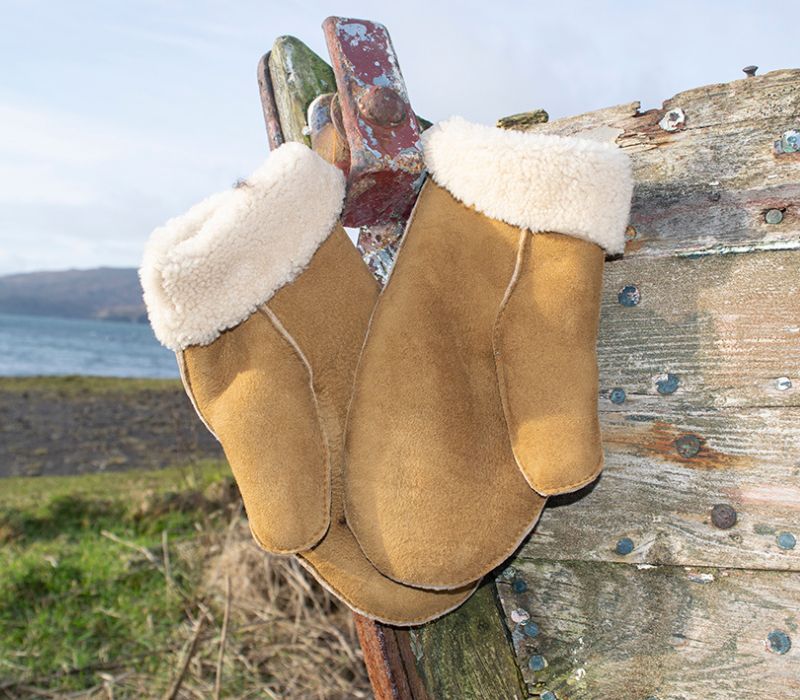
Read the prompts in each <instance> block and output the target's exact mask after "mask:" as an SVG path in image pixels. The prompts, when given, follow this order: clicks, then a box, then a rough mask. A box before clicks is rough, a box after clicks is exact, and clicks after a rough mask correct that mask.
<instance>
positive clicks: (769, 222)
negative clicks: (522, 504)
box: [498, 70, 800, 700]
mask: <svg viewBox="0 0 800 700" xmlns="http://www.w3.org/2000/svg"><path fill="white" fill-rule="evenodd" d="M638 107H639V105H638V103H631V104H628V105H622V106H619V107H612V108H609V109H605V110H600V111H598V112H592V113H589V114H584V115H580V116H577V117H571V118H567V119H561V120H557V121H554V122H550V123H546V124H533V125H531V126H530V127H529V128H528V130H532V131H536V132H540V133H558V134H575V133H578V132H583V133H584V134H586V133H589V134H590V135H593V136H594V137H596V138H602V139H606V140H613V141H615V142H616V143H618V144H619V145H620V146H622V147H623V148H624V149H625V150H626V151H627V152H628V153H629V154H630V156H631V158H632V161H633V166H634V173H635V178H636V189H635V194H634V203H633V213H632V220H631V223H632V226H631V227H630V228H629V231H628V242H627V246H626V251H625V256H624V258H617V259H613V260H610V261H608V262H607V264H606V271H605V281H604V295H603V306H602V314H601V331H600V338H599V343H598V358H599V364H600V395H599V397H598V400H599V407H600V417H601V426H602V429H603V437H604V445H605V454H606V469H605V472H604V474H603V475H602V477H601V478H600V479H599V480H598V481H597V482H595V483H594V484H592V485H591V486H590V487H587V488H585V489H582V490H581V491H579V492H577V493H575V494H569V495H566V496H561V497H558V498H553V499H551V501H550V503H549V504H548V507H547V508H546V509H545V512H544V514H543V516H542V519H541V521H540V522H539V524H538V525H537V528H536V530H535V531H534V534H533V536H532V537H531V538H530V539H529V541H528V542H527V543H526V544H525V545H524V546H523V547H522V548H521V550H520V551H519V552H518V553H517V555H516V557H515V558H513V559H512V560H510V561H509V562H508V564H507V568H506V570H505V574H504V575H502V576H500V577H499V579H498V589H499V592H500V597H501V600H502V602H503V606H504V608H505V611H506V624H507V626H508V628H509V629H510V630H511V632H512V635H513V638H514V640H515V646H516V649H517V654H518V664H519V666H520V668H521V670H522V672H523V674H524V676H525V679H526V681H527V683H528V687H529V690H530V692H531V693H532V694H533V697H547V698H548V700H552V698H556V699H557V700H598V699H605V698H615V699H617V698H618V699H619V700H731V699H732V698H737V699H738V698H745V697H764V698H770V700H795V699H796V698H798V697H800V671H798V659H799V658H800V649H799V647H800V551H798V547H797V544H796V543H797V540H798V539H800V213H798V206H799V205H800V201H799V199H798V196H799V195H800V159H798V154H797V153H785V152H780V151H781V149H780V148H779V149H776V147H775V142H776V141H779V142H780V140H781V138H782V137H783V136H784V135H785V134H786V133H787V132H789V131H790V130H792V129H797V128H798V126H800V124H799V122H800V71H799V70H782V71H775V72H773V73H768V74H765V75H763V76H759V77H755V78H749V79H745V80H737V81H734V82H732V83H727V84H722V85H711V86H706V87H702V88H697V89H693V90H688V91H686V92H683V93H680V94H679V95H676V96H675V97H674V98H672V99H670V100H667V101H666V102H665V103H664V106H663V108H661V109H655V110H650V111H648V112H644V113H639V112H638ZM784 140H785V139H784ZM562 293H563V292H562ZM512 614H513V615H514V617H515V618H516V619H517V620H521V619H522V620H526V625H527V627H526V625H523V624H521V623H519V622H515V621H514V620H512V619H511V616H512ZM528 616H529V618H530V619H529V620H528V619H527V617H528ZM526 629H527V633H526ZM547 691H549V692H551V693H552V695H547V694H546V693H547Z"/></svg>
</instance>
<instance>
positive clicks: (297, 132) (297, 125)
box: [268, 36, 336, 146]
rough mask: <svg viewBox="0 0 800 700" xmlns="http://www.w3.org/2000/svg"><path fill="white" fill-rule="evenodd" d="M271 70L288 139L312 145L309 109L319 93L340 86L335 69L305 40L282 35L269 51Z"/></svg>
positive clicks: (279, 112) (330, 90)
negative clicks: (308, 131)
mask: <svg viewBox="0 0 800 700" xmlns="http://www.w3.org/2000/svg"><path fill="white" fill-rule="evenodd" d="M268 64H269V74H270V77H271V79H272V88H273V93H274V95H275V104H276V106H277V108H278V115H279V117H280V122H281V131H282V132H283V139H284V140H285V141H300V142H302V143H305V144H307V145H308V146H310V145H311V140H310V139H309V137H308V134H307V133H306V132H305V129H306V126H307V123H306V118H307V115H306V111H307V110H308V106H309V105H310V104H311V102H312V101H313V100H314V99H315V98H316V97H317V96H319V95H322V94H324V93H326V92H334V91H335V90H336V81H335V80H334V77H333V70H332V69H331V67H330V66H329V65H328V64H327V63H326V62H325V61H323V60H322V59H321V58H320V57H319V56H317V54H315V53H314V52H313V51H312V50H311V49H309V48H308V46H306V45H305V44H304V43H303V42H302V41H300V40H299V39H296V38H295V37H293V36H281V37H278V38H277V39H276V40H275V43H274V44H273V45H272V51H270V53H269V59H268Z"/></svg>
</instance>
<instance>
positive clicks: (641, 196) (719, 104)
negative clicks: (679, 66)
mask: <svg viewBox="0 0 800 700" xmlns="http://www.w3.org/2000/svg"><path fill="white" fill-rule="evenodd" d="M670 115H675V116H676V117H677V118H676V119H673V120H672V123H674V124H676V126H675V130H668V129H672V128H673V126H671V124H670ZM665 119H666V121H665ZM665 127H666V128H665ZM799 127H800V70H780V71H773V72H772V73H766V74H765V75H763V76H758V77H755V78H746V79H743V80H736V81H733V82H730V83H724V84H720V85H707V86H704V87H701V88H695V89H693V90H687V91H685V92H682V93H679V94H678V95H675V97H673V98H671V99H669V100H666V101H665V102H664V105H663V107H662V108H661V109H653V110H649V111H647V112H640V111H639V103H638V102H632V103H629V104H626V105H619V106H617V107H611V108H607V109H603V110H598V111H596V112H590V113H588V114H582V115H579V116H576V117H568V118H565V119H558V120H555V121H552V122H549V123H545V124H535V123H534V124H531V125H530V127H529V129H528V130H531V131H536V132H539V133H556V134H563V135H570V134H575V133H578V132H586V131H589V132H594V134H595V136H596V137H597V138H602V139H606V140H615V141H616V142H617V143H618V144H620V145H621V146H622V147H623V148H624V149H625V150H626V151H627V152H628V153H629V154H630V156H631V158H632V161H633V167H634V174H635V178H636V189H635V192H634V201H633V209H632V214H631V224H632V228H631V229H630V233H631V236H632V238H631V240H630V241H629V242H628V245H627V249H626V255H629V256H638V255H642V256H659V255H669V254H674V253H676V252H678V253H697V252H701V251H702V252H726V251H729V250H731V249H733V250H750V249H754V248H759V249H776V248H777V249H794V248H798V247H800V209H799V208H798V201H799V198H798V194H800V186H799V185H798V183H799V182H800V153H791V154H782V155H779V154H776V152H775V141H776V140H780V139H781V136H782V135H783V134H784V133H785V132H786V131H788V130H790V129H797V128H799ZM770 210H775V212H780V214H779V215H778V214H776V213H774V212H773V213H772V214H771V215H770V219H769V221H770V223H768V221H767V220H766V214H767V212H768V211H770ZM779 217H780V221H778V220H777V219H778V218H779Z"/></svg>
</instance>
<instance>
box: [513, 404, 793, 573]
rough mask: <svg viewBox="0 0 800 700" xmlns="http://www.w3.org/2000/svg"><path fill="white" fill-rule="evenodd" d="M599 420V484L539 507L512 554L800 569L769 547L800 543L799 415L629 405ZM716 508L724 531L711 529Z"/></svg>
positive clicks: (787, 550) (785, 550)
mask: <svg viewBox="0 0 800 700" xmlns="http://www.w3.org/2000/svg"><path fill="white" fill-rule="evenodd" d="M601 423H602V428H603V434H604V446H605V453H606V466H605V470H604V473H603V475H602V477H601V478H600V481H599V482H597V483H596V484H595V485H593V486H592V487H589V488H587V489H584V490H583V491H581V492H578V493H576V494H571V495H568V496H562V497H558V498H554V499H551V501H550V503H549V504H548V507H547V508H546V509H545V511H544V513H543V515H542V518H541V520H540V522H539V524H538V525H537V528H536V531H535V534H534V535H533V537H532V538H531V539H530V540H529V541H528V543H527V544H526V545H525V546H524V547H523V549H522V556H526V557H535V558H543V559H553V560H565V559H575V560H592V561H620V562H622V561H630V562H635V563H647V564H691V565H698V566H701V565H708V566H735V567H746V568H754V569H756V568H758V569H777V570H793V571H800V548H798V547H788V544H791V542H792V540H791V538H788V539H787V535H784V537H783V539H782V540H781V541H782V542H783V545H784V546H783V547H781V546H780V545H779V538H780V537H781V534H782V533H789V534H790V535H792V536H793V537H795V538H797V539H800V480H799V479H798V471H799V470H800V409H797V408H792V409H786V408H783V409H723V410H710V411H703V412H687V411H685V410H678V411H674V410H671V409H670V408H668V407H666V406H665V407H663V408H662V409H661V410H659V411H658V412H654V411H653V410H652V406H651V407H646V408H645V409H644V410H643V412H641V413H640V412H638V409H637V406H636V405H634V406H632V407H630V408H629V410H628V411H614V412H604V413H602V414H601ZM695 439H696V440H697V442H694V440H695ZM695 447H698V448H699V451H698V452H697V454H696V455H692V452H693V449H694V448H695ZM717 504H727V505H728V506H730V507H732V508H733V509H734V510H735V512H736V514H737V520H736V523H735V525H734V526H733V527H730V528H727V529H720V528H719V527H717V526H715V524H714V520H712V517H711V514H712V508H713V507H714V506H715V505H717ZM561 506H564V507H561ZM717 522H719V521H718V519H717ZM624 538H628V539H629V540H630V542H631V544H630V546H631V547H632V551H631V552H630V553H627V554H621V553H618V552H617V551H616V549H617V547H618V543H619V542H620V540H622V539H624ZM622 551H623V552H624V551H625V550H624V549H623V550H622Z"/></svg>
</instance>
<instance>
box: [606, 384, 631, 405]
mask: <svg viewBox="0 0 800 700" xmlns="http://www.w3.org/2000/svg"><path fill="white" fill-rule="evenodd" d="M626 396H627V394H626V393H625V389H623V388H622V387H621V386H615V387H614V388H613V389H612V390H611V391H610V393H609V394H608V398H609V399H610V400H611V403H615V404H617V406H619V405H620V404H621V403H625V397H626Z"/></svg>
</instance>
